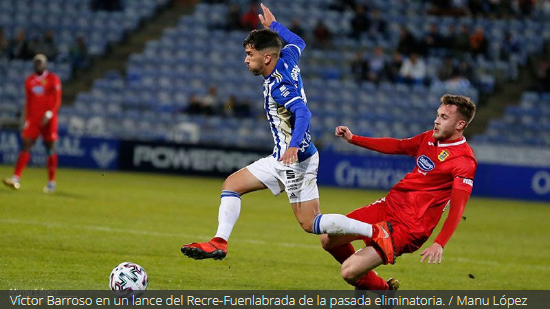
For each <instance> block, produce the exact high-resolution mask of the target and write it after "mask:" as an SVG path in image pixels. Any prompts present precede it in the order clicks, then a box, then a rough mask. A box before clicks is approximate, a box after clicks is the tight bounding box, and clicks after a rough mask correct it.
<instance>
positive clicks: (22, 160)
mask: <svg viewBox="0 0 550 309" xmlns="http://www.w3.org/2000/svg"><path fill="white" fill-rule="evenodd" d="M30 159H31V153H30V152H28V151H21V152H20V153H19V158H17V163H15V171H14V172H13V175H14V176H16V177H18V178H21V175H22V174H23V170H24V169H25V167H26V166H27V164H28V163H29V160H30Z"/></svg>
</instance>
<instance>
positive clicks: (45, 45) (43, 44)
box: [33, 30, 59, 61]
mask: <svg viewBox="0 0 550 309" xmlns="http://www.w3.org/2000/svg"><path fill="white" fill-rule="evenodd" d="M33 50H34V52H35V53H37V54H43V55H45V56H46V57H47V58H48V59H50V60H52V61H54V60H55V59H56V58H57V54H58V53H59V50H58V49H57V45H55V42H54V39H53V32H52V31H51V30H48V31H46V32H44V37H43V38H42V40H39V41H38V42H37V43H36V45H35V46H34V48H33Z"/></svg>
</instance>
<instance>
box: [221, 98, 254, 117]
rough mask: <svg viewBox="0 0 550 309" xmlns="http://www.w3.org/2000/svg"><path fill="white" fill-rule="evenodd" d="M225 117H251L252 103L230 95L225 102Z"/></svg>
mask: <svg viewBox="0 0 550 309" xmlns="http://www.w3.org/2000/svg"><path fill="white" fill-rule="evenodd" d="M224 115H225V116H228V117H237V118H247V117H250V102H248V101H246V100H238V99H237V98H236V97H235V96H234V95H230V96H229V98H228V99H227V101H226V102H225V108H224Z"/></svg>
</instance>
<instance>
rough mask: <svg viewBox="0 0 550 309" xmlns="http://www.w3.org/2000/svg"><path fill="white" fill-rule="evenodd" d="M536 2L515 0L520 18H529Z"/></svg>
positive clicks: (532, 0) (533, 0)
mask: <svg viewBox="0 0 550 309" xmlns="http://www.w3.org/2000/svg"><path fill="white" fill-rule="evenodd" d="M536 2H537V1H536V0H517V5H518V9H519V13H520V14H521V17H529V16H531V14H532V13H533V8H534V7H535V4H536Z"/></svg>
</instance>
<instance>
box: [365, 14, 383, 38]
mask: <svg viewBox="0 0 550 309" xmlns="http://www.w3.org/2000/svg"><path fill="white" fill-rule="evenodd" d="M386 30H387V23H386V21H385V20H384V18H383V17H382V13H381V12H380V10H379V9H375V10H373V11H372V16H371V19H370V27H369V35H370V36H371V37H377V36H380V35H382V36H385V35H386V34H387V32H386Z"/></svg>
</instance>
